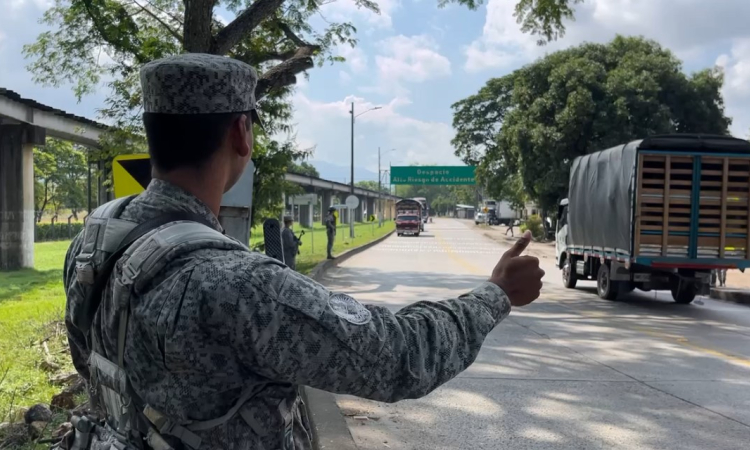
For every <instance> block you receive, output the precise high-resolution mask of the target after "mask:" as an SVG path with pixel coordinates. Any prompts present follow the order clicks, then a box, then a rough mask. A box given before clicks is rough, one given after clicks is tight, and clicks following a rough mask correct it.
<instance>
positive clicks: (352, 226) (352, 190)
mask: <svg viewBox="0 0 750 450" xmlns="http://www.w3.org/2000/svg"><path fill="white" fill-rule="evenodd" d="M381 108H382V106H375V107H373V108H370V109H368V110H367V111H363V112H361V113H359V114H357V115H356V116H355V115H354V102H352V109H351V110H350V111H349V114H351V115H352V145H351V153H352V155H351V156H352V167H351V172H350V176H351V178H350V189H351V195H354V119H355V118H356V117H359V116H361V115H362V114H364V113H368V112H370V111H375V110H376V109H381ZM348 215H349V216H350V217H349V236H350V237H351V238H352V239H354V218H353V217H351V216H352V215H353V214H352V211H350V210H349V212H348Z"/></svg>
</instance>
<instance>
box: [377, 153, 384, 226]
mask: <svg viewBox="0 0 750 450" xmlns="http://www.w3.org/2000/svg"><path fill="white" fill-rule="evenodd" d="M380 175H381V174H380V147H378V228H380V227H382V226H383V194H382V193H381V190H382V189H381V188H380Z"/></svg>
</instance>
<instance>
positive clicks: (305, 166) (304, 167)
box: [289, 161, 320, 178]
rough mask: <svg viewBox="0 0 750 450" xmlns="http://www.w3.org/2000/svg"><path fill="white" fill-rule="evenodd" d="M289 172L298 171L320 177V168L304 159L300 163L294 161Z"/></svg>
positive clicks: (299, 173)
mask: <svg viewBox="0 0 750 450" xmlns="http://www.w3.org/2000/svg"><path fill="white" fill-rule="evenodd" d="M289 172H291V173H296V174H298V175H307V176H309V177H317V178H320V173H319V172H318V169H316V168H315V166H313V165H312V164H310V163H309V162H307V161H302V162H300V163H299V164H297V163H292V164H291V166H289Z"/></svg>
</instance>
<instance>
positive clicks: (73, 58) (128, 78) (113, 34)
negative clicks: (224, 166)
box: [24, 0, 578, 205]
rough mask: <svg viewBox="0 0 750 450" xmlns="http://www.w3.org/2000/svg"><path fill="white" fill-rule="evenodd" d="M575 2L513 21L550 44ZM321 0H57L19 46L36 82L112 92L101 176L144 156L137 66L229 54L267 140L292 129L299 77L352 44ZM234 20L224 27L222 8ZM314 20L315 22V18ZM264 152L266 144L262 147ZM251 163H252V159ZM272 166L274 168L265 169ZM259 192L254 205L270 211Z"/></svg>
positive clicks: (555, 3) (526, 10) (531, 10)
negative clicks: (123, 158) (244, 78)
mask: <svg viewBox="0 0 750 450" xmlns="http://www.w3.org/2000/svg"><path fill="white" fill-rule="evenodd" d="M577 1H578V0H519V1H518V3H517V7H516V16H517V18H518V20H519V22H521V23H522V24H523V28H524V29H525V30H527V31H528V32H531V33H535V34H537V35H539V36H540V38H541V40H549V39H554V38H556V37H557V36H558V35H560V33H562V31H564V28H563V26H562V19H563V18H567V17H570V16H571V14H572V12H571V10H570V7H569V5H572V4H574V3H576V2H577ZM354 2H355V4H356V5H357V6H358V7H360V8H366V9H369V10H371V11H373V12H375V13H377V12H379V9H378V5H377V3H375V2H373V1H372V0H354ZM326 3H327V1H323V0H286V1H285V0H254V1H253V0H183V1H179V0H56V2H55V4H54V6H52V7H51V8H50V9H48V10H47V11H46V12H45V14H44V16H43V18H42V22H43V23H45V24H46V25H48V26H49V27H50V30H48V31H45V32H43V33H41V34H40V35H39V36H38V37H37V39H36V41H35V42H34V43H31V44H29V45H26V46H24V54H25V56H26V57H27V58H28V59H30V60H31V63H30V65H29V66H28V69H29V70H30V71H31V73H32V75H33V79H34V81H35V82H38V83H41V84H43V85H51V86H59V85H62V84H71V85H72V86H73V91H74V93H75V94H76V96H77V98H78V99H79V101H80V100H81V98H82V97H83V96H84V95H86V94H90V93H92V92H94V91H96V90H97V89H98V87H99V85H100V84H101V83H102V82H104V80H106V85H107V86H108V87H109V89H110V95H109V97H108V98H107V100H106V103H105V107H104V108H103V109H102V110H100V111H99V113H100V115H101V116H102V117H103V118H104V119H105V120H106V121H107V122H108V123H110V124H112V125H113V126H112V128H111V130H110V131H109V132H108V133H106V135H105V137H104V138H103V142H102V145H101V149H99V150H97V151H96V152H94V153H92V157H93V158H94V160H97V159H98V160H101V161H104V162H105V164H106V166H105V168H106V169H109V167H110V166H111V161H112V158H113V157H114V156H116V155H117V154H122V153H136V152H143V151H144V150H145V148H146V146H145V142H144V139H143V126H142V123H141V112H142V111H141V92H140V83H139V68H140V67H141V66H142V65H143V64H144V63H146V62H148V61H151V60H154V59H157V58H161V57H165V56H170V55H175V54H179V53H182V52H201V53H211V54H215V55H227V56H231V57H233V58H236V59H238V60H241V61H244V62H246V63H248V64H250V65H252V66H253V67H255V68H256V69H257V71H258V73H260V74H261V75H260V79H259V81H258V85H257V88H256V91H255V96H256V98H257V99H258V106H259V108H260V109H261V110H262V112H263V116H264V122H265V126H266V129H267V131H268V132H269V134H271V135H273V134H275V133H276V132H279V131H290V130H291V125H290V124H289V119H290V117H291V113H292V109H291V104H290V95H289V94H290V93H291V90H292V86H293V85H294V84H295V83H296V81H297V76H298V75H300V74H304V76H308V74H307V71H308V70H310V69H312V68H313V67H315V66H316V65H318V66H320V65H323V64H325V63H335V62H340V61H343V58H342V57H340V56H338V55H336V54H335V52H334V50H335V48H336V47H337V46H339V45H343V46H346V45H349V46H355V45H356V43H357V40H356V37H355V34H356V29H355V28H354V26H353V25H352V24H351V23H347V22H342V23H339V22H328V21H327V20H323V21H322V23H325V25H323V27H322V28H319V27H315V26H313V25H312V21H311V19H312V18H313V16H316V15H318V14H319V13H320V8H321V6H322V5H325V4H326ZM449 3H458V4H462V5H465V6H467V7H468V8H470V9H476V8H477V7H478V6H479V5H480V4H481V0H438V4H439V5H440V6H444V5H447V4H449ZM220 7H222V8H225V9H226V10H228V11H230V12H231V13H234V14H235V17H234V19H233V20H231V21H229V22H228V23H226V22H227V21H225V20H224V19H223V18H222V17H220V15H219V8H220ZM318 22H320V21H318ZM263 144H264V145H265V146H267V147H268V148H271V147H272V144H271V143H270V142H267V141H266V142H264V143H263ZM276 148H279V149H286V150H284V151H281V152H280V153H278V154H277V153H275V152H271V153H272V154H274V157H273V158H267V157H266V156H264V157H263V158H267V159H265V160H264V161H263V164H258V161H256V166H258V167H260V166H263V167H264V169H263V170H266V169H268V170H270V171H271V172H272V173H274V174H276V173H278V171H279V170H283V169H285V168H287V167H291V165H292V163H293V162H294V161H295V160H296V158H297V157H298V153H295V152H293V151H292V150H291V148H289V147H288V145H287V144H276ZM254 160H255V158H254ZM270 164H280V165H279V166H273V167H271V165H270ZM263 192H264V193H258V192H256V193H255V194H254V195H255V201H258V202H261V203H263V204H266V205H268V204H271V203H273V202H276V201H278V200H279V199H266V198H264V197H263V195H265V192H266V191H265V190H264V191H263Z"/></svg>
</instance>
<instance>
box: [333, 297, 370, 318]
mask: <svg viewBox="0 0 750 450" xmlns="http://www.w3.org/2000/svg"><path fill="white" fill-rule="evenodd" d="M328 307H329V308H331V311H333V313H334V314H336V315H337V316H339V317H341V318H342V319H344V320H346V321H347V322H349V323H351V324H354V325H364V324H366V323H368V322H369V321H370V320H371V319H372V313H370V310H369V309H367V308H365V307H364V305H362V303H360V302H358V301H356V300H355V299H353V298H352V297H350V296H348V295H346V294H333V295H331V296H330V297H329V298H328Z"/></svg>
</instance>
